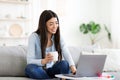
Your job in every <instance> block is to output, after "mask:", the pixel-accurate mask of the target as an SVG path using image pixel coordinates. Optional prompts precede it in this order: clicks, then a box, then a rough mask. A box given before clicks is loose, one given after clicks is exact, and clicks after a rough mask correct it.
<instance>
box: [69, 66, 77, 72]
mask: <svg viewBox="0 0 120 80" xmlns="http://www.w3.org/2000/svg"><path fill="white" fill-rule="evenodd" d="M70 69H71V71H72V73H73V74H76V67H75V66H74V65H72V66H70Z"/></svg>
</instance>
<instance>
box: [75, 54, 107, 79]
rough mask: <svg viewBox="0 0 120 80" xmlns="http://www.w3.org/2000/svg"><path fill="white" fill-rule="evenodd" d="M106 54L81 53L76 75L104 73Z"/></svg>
mask: <svg viewBox="0 0 120 80" xmlns="http://www.w3.org/2000/svg"><path fill="white" fill-rule="evenodd" d="M105 60H106V55H80V58H79V62H78V66H77V72H76V75H79V76H81V77H97V76H98V74H102V71H103V68H104V64H105Z"/></svg>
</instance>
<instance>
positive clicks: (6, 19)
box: [0, 18, 30, 21]
mask: <svg viewBox="0 0 120 80" xmlns="http://www.w3.org/2000/svg"><path fill="white" fill-rule="evenodd" d="M0 21H30V19H9V18H2V19H0Z"/></svg>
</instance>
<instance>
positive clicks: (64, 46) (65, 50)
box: [60, 37, 76, 74]
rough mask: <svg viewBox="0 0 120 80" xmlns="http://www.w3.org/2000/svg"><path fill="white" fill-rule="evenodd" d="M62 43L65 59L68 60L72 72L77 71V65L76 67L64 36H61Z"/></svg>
mask: <svg viewBox="0 0 120 80" xmlns="http://www.w3.org/2000/svg"><path fill="white" fill-rule="evenodd" d="M60 44H61V49H62V54H63V57H64V59H65V60H67V61H68V63H69V66H70V69H71V71H72V73H73V74H74V73H76V67H75V64H74V61H73V59H72V56H71V54H70V52H69V50H68V48H67V46H66V44H65V42H64V40H63V38H62V37H61V43H60Z"/></svg>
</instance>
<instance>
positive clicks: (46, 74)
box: [25, 60, 70, 79]
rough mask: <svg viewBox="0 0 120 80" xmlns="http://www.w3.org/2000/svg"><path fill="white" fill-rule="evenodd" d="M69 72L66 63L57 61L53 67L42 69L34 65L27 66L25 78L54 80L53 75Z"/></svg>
mask: <svg viewBox="0 0 120 80" xmlns="http://www.w3.org/2000/svg"><path fill="white" fill-rule="evenodd" d="M69 72H70V69H69V64H68V62H67V61H64V60H62V61H58V62H56V63H55V64H54V65H53V67H51V68H48V69H43V67H41V66H38V65H36V64H28V65H27V66H26V68H25V74H26V76H28V77H30V78H33V79H50V78H54V77H55V74H68V73H69Z"/></svg>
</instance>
